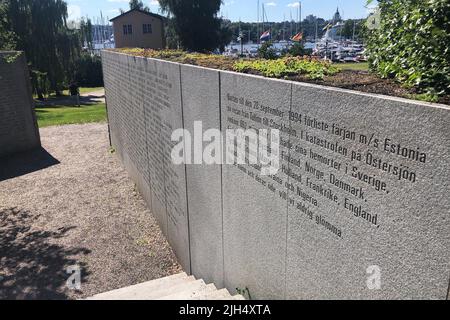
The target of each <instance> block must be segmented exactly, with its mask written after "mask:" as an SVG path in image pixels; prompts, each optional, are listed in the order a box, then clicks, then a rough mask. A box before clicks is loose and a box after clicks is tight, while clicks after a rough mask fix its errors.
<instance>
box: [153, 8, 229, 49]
mask: <svg viewBox="0 0 450 320" xmlns="http://www.w3.org/2000/svg"><path fill="white" fill-rule="evenodd" d="M221 2H222V1H221V0H159V4H160V6H161V9H162V10H163V12H166V13H168V14H170V16H171V18H172V19H173V24H174V29H175V32H176V33H177V35H178V37H179V39H180V43H181V46H182V47H183V48H185V49H187V50H192V51H212V50H214V49H216V48H218V47H219V46H220V44H221V39H222V36H221V32H222V31H223V30H222V28H221V19H219V18H218V17H217V13H218V12H219V10H220V5H221Z"/></svg>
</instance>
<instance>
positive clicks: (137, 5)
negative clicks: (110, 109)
mask: <svg viewBox="0 0 450 320" xmlns="http://www.w3.org/2000/svg"><path fill="white" fill-rule="evenodd" d="M130 9H131V10H133V9H138V10H142V11H147V12H150V8H149V7H147V6H144V3H143V2H142V1H141V0H130Z"/></svg>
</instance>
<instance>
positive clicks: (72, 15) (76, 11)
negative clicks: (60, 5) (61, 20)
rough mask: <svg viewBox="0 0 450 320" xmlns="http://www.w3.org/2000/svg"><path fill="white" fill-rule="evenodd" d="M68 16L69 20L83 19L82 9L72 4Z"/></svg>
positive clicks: (68, 9) (68, 8)
mask: <svg viewBox="0 0 450 320" xmlns="http://www.w3.org/2000/svg"><path fill="white" fill-rule="evenodd" d="M67 15H68V16H69V20H78V19H80V18H81V8H80V6H77V5H74V4H71V5H69V6H68V7H67Z"/></svg>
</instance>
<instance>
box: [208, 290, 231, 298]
mask: <svg viewBox="0 0 450 320" xmlns="http://www.w3.org/2000/svg"><path fill="white" fill-rule="evenodd" d="M232 298H233V297H232V296H231V294H230V292H228V290H227V289H221V290H217V291H214V292H211V293H210V294H208V295H207V296H206V297H205V300H232Z"/></svg>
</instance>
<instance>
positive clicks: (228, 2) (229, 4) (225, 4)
mask: <svg viewBox="0 0 450 320" xmlns="http://www.w3.org/2000/svg"><path fill="white" fill-rule="evenodd" d="M233 4H234V1H233V0H231V1H226V2H225V3H224V4H223V5H224V6H226V7H227V6H231V5H233Z"/></svg>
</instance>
